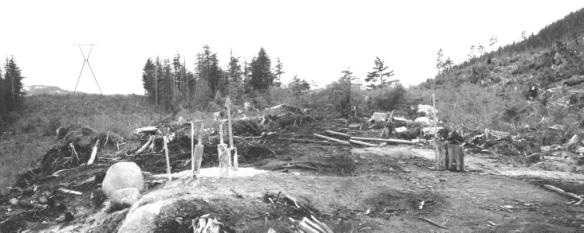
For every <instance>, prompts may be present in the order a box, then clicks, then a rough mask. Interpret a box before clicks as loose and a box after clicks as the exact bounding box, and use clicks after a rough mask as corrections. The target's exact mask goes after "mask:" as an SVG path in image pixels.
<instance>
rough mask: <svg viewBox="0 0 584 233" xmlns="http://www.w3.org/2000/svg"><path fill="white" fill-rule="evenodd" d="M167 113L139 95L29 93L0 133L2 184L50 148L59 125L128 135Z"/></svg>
mask: <svg viewBox="0 0 584 233" xmlns="http://www.w3.org/2000/svg"><path fill="white" fill-rule="evenodd" d="M167 115H168V114H167V113H163V112H159V111H156V109H154V108H153V107H152V106H151V105H150V104H148V103H147V102H146V99H145V97H143V96H136V95H113V96H102V95H86V94H80V95H73V94H69V95H34V96H27V97H25V104H24V108H23V109H22V110H21V111H20V112H19V113H14V114H13V115H12V116H11V118H13V119H11V120H12V121H13V123H12V124H11V125H10V126H9V127H8V129H7V130H6V132H4V133H3V134H2V135H1V140H0V177H1V178H0V186H1V187H7V186H8V185H9V184H12V183H13V182H14V179H15V176H16V174H18V173H19V172H21V171H24V170H27V169H29V168H30V167H31V166H32V165H33V163H35V162H37V160H38V159H39V158H41V157H42V156H43V155H44V154H45V153H46V152H47V151H48V149H49V148H50V147H51V146H52V145H53V143H54V142H55V130H56V129H57V128H58V127H61V126H65V127H66V126H69V125H81V126H87V127H91V128H93V129H95V130H97V131H99V132H112V133H117V134H120V135H122V136H127V135H129V134H130V133H131V131H132V130H133V129H135V128H137V127H140V126H144V125H148V124H151V123H152V122H157V121H160V120H162V119H163V118H164V117H165V116H167ZM3 189H4V188H3Z"/></svg>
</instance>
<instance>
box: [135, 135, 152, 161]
mask: <svg viewBox="0 0 584 233" xmlns="http://www.w3.org/2000/svg"><path fill="white" fill-rule="evenodd" d="M153 141H154V135H151V136H150V138H148V141H146V143H144V145H143V146H142V147H140V149H138V150H137V151H135V152H134V153H132V154H131V155H130V156H134V155H137V154H140V153H142V152H144V151H145V150H146V148H148V146H149V145H150V144H151V143H152V142H153Z"/></svg>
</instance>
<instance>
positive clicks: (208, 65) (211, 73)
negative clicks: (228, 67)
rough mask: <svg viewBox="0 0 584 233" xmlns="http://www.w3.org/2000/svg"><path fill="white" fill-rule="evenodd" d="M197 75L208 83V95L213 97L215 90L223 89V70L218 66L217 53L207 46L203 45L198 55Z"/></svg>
mask: <svg viewBox="0 0 584 233" xmlns="http://www.w3.org/2000/svg"><path fill="white" fill-rule="evenodd" d="M197 75H198V76H199V79H203V80H205V82H206V83H207V84H208V85H209V89H210V97H211V98H214V97H215V94H216V93H217V91H220V92H222V91H225V87H224V85H225V81H224V80H222V79H224V75H223V71H222V70H221V68H219V61H218V59H217V54H215V53H212V52H211V49H210V48H209V46H204V47H203V52H202V53H200V54H199V55H198V59H197Z"/></svg>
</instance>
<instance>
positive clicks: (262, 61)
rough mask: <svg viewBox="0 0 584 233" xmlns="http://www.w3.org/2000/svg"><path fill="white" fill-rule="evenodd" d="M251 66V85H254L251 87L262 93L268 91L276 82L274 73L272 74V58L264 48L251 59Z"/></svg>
mask: <svg viewBox="0 0 584 233" xmlns="http://www.w3.org/2000/svg"><path fill="white" fill-rule="evenodd" d="M250 68H251V78H250V80H249V85H250V86H251V87H252V88H251V89H252V90H255V91H257V92H259V93H261V94H264V93H266V92H267V91H268V89H269V88H270V86H272V84H273V82H274V75H273V74H272V69H271V61H270V58H269V57H268V54H266V51H265V50H264V48H261V49H260V51H259V53H258V56H257V57H255V58H254V59H253V60H252V61H251V65H250Z"/></svg>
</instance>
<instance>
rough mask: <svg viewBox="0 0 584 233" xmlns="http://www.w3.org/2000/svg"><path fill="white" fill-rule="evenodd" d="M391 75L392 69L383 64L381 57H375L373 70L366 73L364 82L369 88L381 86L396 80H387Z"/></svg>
mask: <svg viewBox="0 0 584 233" xmlns="http://www.w3.org/2000/svg"><path fill="white" fill-rule="evenodd" d="M393 75H394V73H393V70H389V67H388V66H386V65H385V62H384V61H383V60H382V59H381V58H379V57H376V58H375V66H374V67H373V71H371V72H369V73H368V74H367V78H365V82H368V83H369V85H368V86H369V87H370V88H381V87H385V86H387V85H389V84H391V83H394V82H397V80H389V78H390V77H392V76H393Z"/></svg>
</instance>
